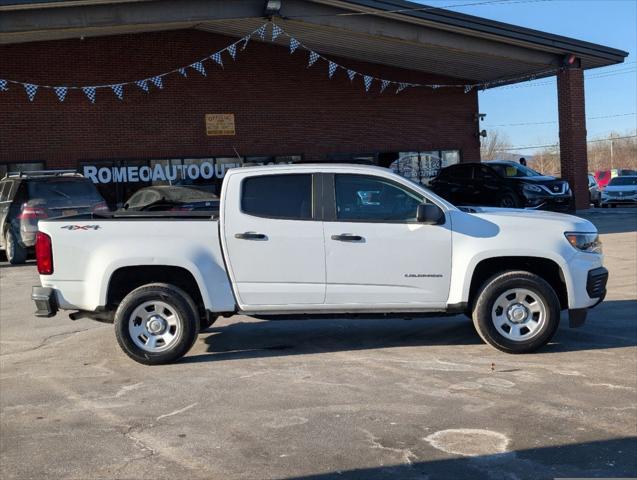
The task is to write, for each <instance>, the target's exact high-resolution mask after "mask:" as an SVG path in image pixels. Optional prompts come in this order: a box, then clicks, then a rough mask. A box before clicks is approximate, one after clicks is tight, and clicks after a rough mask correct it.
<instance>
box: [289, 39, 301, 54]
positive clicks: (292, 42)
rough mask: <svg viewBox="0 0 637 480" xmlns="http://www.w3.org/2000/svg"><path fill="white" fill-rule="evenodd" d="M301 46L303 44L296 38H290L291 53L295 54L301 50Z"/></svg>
mask: <svg viewBox="0 0 637 480" xmlns="http://www.w3.org/2000/svg"><path fill="white" fill-rule="evenodd" d="M300 45H301V44H300V43H299V41H298V40H297V39H296V38H294V37H290V53H294V50H296V49H297V48H299V46H300Z"/></svg>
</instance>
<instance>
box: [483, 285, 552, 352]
mask: <svg viewBox="0 0 637 480" xmlns="http://www.w3.org/2000/svg"><path fill="white" fill-rule="evenodd" d="M547 311H548V309H547V307H546V305H545V303H544V301H543V300H542V298H541V297H540V296H539V295H538V294H537V293H535V292H533V291H532V290H528V289H526V288H513V289H510V290H507V291H506V292H504V293H502V294H501V295H500V296H499V297H498V298H497V299H496V301H495V302H494V303H493V308H492V309H491V319H492V321H493V325H494V326H495V328H496V330H497V331H498V333H499V334H500V335H502V336H503V337H505V338H506V339H508V340H511V341H513V342H524V341H527V340H530V339H532V338H534V337H535V336H536V335H538V334H539V333H540V332H541V331H542V327H543V326H544V324H545V323H546V317H547Z"/></svg>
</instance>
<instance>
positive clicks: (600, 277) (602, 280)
mask: <svg viewBox="0 0 637 480" xmlns="http://www.w3.org/2000/svg"><path fill="white" fill-rule="evenodd" d="M607 281H608V270H606V269H605V268H604V267H600V268H596V269H594V270H591V271H590V272H588V279H587V280H586V292H587V293H588V296H589V297H591V298H599V297H601V296H602V295H603V294H604V293H605V292H606V282H607Z"/></svg>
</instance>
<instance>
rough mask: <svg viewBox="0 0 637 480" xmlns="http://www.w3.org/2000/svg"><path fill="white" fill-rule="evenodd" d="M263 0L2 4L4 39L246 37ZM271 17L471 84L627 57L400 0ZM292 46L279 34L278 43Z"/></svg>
mask: <svg viewBox="0 0 637 480" xmlns="http://www.w3.org/2000/svg"><path fill="white" fill-rule="evenodd" d="M265 3H266V2H265V1H264V0H182V1H179V2H174V1H168V0H111V1H106V0H68V1H65V0H57V1H55V0H54V1H51V0H48V1H47V0H22V1H20V0H0V12H2V13H1V15H0V43H5V44H6V43H18V42H31V41H42V40H56V39H65V38H77V37H80V36H105V35H117V34H123V33H137V32H148V31H162V30H174V29H184V28H195V29H199V30H204V31H208V32H213V33H218V34H223V35H229V36H235V37H241V36H243V35H245V34H246V33H248V32H250V31H252V30H254V29H256V28H258V27H259V26H260V25H262V24H263V23H264V21H265V20H266V18H265V17H264V12H265ZM415 9H418V10H415ZM397 10H400V11H399V12H397ZM361 13H364V14H363V15H361ZM273 21H274V22H276V23H277V24H279V25H280V26H281V27H282V28H284V30H286V31H287V32H288V33H289V34H291V35H293V36H295V37H296V38H298V39H299V40H300V41H301V42H303V43H304V44H305V45H307V46H308V47H310V48H312V49H314V50H316V51H317V52H320V53H322V54H324V55H326V56H330V55H332V56H335V57H340V58H341V59H345V60H347V59H351V60H354V61H365V62H371V63H378V64H382V65H389V66H393V67H399V68H404V69H408V70H416V71H421V72H427V73H432V74H437V75H441V76H444V77H452V78H457V79H463V80H469V81H472V82H485V81H495V80H502V79H504V80H508V81H509V82H510V83H514V82H515V81H518V80H519V79H521V77H530V76H535V77H538V78H539V77H542V76H547V75H550V74H551V73H550V71H551V70H554V69H556V68H558V67H560V66H561V65H562V62H563V59H564V58H565V56H567V55H571V54H572V55H575V56H576V57H578V58H579V59H580V61H581V65H582V67H583V68H585V69H590V68H596V67H602V66H607V65H612V64H616V63H621V62H623V60H624V58H625V57H626V56H627V55H628V54H627V53H626V52H624V51H621V50H617V49H613V48H609V47H605V46H602V45H596V44H592V43H589V42H583V41H580V40H575V39H571V38H567V37H562V36H558V35H553V34H549V33H545V32H539V31H536V30H532V29H527V28H522V27H517V26H515V25H510V24H506V23H502V22H495V21H491V20H487V19H483V18H479V17H475V16H471V15H465V14H460V13H457V12H451V11H448V10H442V9H436V8H431V7H426V6H424V5H422V4H415V3H412V2H406V1H402V0H388V1H374V0H347V1H346V0H281V8H280V10H279V12H278V15H277V16H275V17H274V18H273ZM287 41H288V39H287V38H286V37H280V38H279V39H277V41H276V43H279V44H283V43H285V42H287ZM340 63H346V62H345V61H343V60H341V61H340ZM547 72H549V73H547ZM396 80H400V79H396Z"/></svg>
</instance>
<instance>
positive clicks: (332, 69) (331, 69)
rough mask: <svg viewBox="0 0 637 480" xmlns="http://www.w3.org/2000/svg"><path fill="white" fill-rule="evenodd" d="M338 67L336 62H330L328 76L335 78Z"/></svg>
mask: <svg viewBox="0 0 637 480" xmlns="http://www.w3.org/2000/svg"><path fill="white" fill-rule="evenodd" d="M336 67H337V65H336V64H335V63H334V62H330V63H329V64H328V67H327V74H328V75H329V77H330V78H332V77H333V76H334V72H335V71H336Z"/></svg>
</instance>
